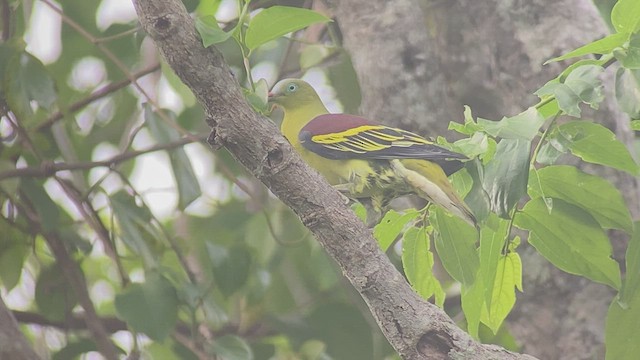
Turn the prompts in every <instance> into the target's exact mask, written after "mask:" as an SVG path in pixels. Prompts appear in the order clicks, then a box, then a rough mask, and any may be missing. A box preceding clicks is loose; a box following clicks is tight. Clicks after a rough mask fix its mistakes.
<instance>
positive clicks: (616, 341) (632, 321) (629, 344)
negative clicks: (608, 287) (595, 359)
mask: <svg viewBox="0 0 640 360" xmlns="http://www.w3.org/2000/svg"><path fill="white" fill-rule="evenodd" d="M638 319H640V292H636V293H635V294H634V295H633V297H631V299H629V303H628V306H626V307H623V306H622V305H621V304H620V303H619V302H618V300H617V299H615V298H614V299H613V301H612V302H611V305H610V306H609V311H608V312H607V323H606V327H605V345H606V348H607V352H606V355H605V359H606V360H636V359H637V358H638V354H640V321H638Z"/></svg>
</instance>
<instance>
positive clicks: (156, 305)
mask: <svg viewBox="0 0 640 360" xmlns="http://www.w3.org/2000/svg"><path fill="white" fill-rule="evenodd" d="M115 307H116V313H117V315H118V317H119V318H121V319H122V320H124V321H126V322H127V324H129V326H131V328H132V329H134V330H136V331H139V332H143V333H145V334H146V335H147V336H149V337H150V338H151V339H153V340H156V341H162V340H164V339H165V338H166V337H167V336H169V334H171V332H172V330H173V327H174V326H175V324H176V322H177V321H178V295H177V292H176V289H175V288H174V287H173V285H172V284H171V282H169V280H167V279H166V278H165V277H164V276H162V275H160V274H157V273H151V274H149V275H148V276H147V279H146V281H145V282H144V283H141V284H131V285H129V287H127V289H126V290H125V291H124V292H123V293H121V294H118V295H116V298H115Z"/></svg>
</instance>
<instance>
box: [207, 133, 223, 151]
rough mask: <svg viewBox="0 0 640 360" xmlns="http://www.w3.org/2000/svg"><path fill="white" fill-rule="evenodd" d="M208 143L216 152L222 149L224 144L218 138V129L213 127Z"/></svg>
mask: <svg viewBox="0 0 640 360" xmlns="http://www.w3.org/2000/svg"><path fill="white" fill-rule="evenodd" d="M207 143H208V144H209V146H210V147H211V150H213V151H215V150H218V149H220V148H221V147H222V142H221V141H220V138H219V137H218V133H217V132H216V128H215V127H212V128H211V132H210V133H209V136H207Z"/></svg>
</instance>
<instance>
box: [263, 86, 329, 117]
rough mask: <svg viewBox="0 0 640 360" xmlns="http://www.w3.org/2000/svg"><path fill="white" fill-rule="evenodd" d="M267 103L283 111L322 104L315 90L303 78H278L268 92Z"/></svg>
mask: <svg viewBox="0 0 640 360" xmlns="http://www.w3.org/2000/svg"><path fill="white" fill-rule="evenodd" d="M269 103H271V104H273V105H275V106H279V107H281V108H282V109H283V110H284V111H287V110H291V109H293V108H299V107H303V106H306V105H315V104H318V103H320V104H322V102H321V101H320V97H318V94H317V93H316V91H315V90H314V89H313V87H311V85H309V83H307V82H306V81H304V80H300V79H284V80H280V81H279V82H278V83H277V84H276V85H275V86H274V87H273V89H272V90H271V92H269Z"/></svg>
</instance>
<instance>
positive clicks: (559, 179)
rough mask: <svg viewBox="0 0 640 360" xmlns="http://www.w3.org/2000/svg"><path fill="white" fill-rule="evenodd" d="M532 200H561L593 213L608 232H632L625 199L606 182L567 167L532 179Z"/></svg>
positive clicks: (539, 173)
mask: <svg viewBox="0 0 640 360" xmlns="http://www.w3.org/2000/svg"><path fill="white" fill-rule="evenodd" d="M529 178H530V179H531V180H530V181H529V196H530V197H531V198H537V197H551V198H558V199H562V200H564V201H566V202H568V203H571V204H573V205H577V206H579V207H581V208H582V209H583V210H584V211H586V212H588V213H590V214H591V215H592V216H593V217H594V218H595V219H596V220H597V221H598V223H599V224H600V225H601V226H602V227H603V228H606V229H622V230H625V231H626V232H627V233H629V234H631V233H632V232H633V223H632V222H631V214H630V213H629V209H628V208H627V206H626V204H625V202H624V199H623V198H622V195H621V194H620V192H619V191H618V189H616V188H615V187H614V186H613V185H611V183H610V182H608V181H607V180H605V179H603V178H601V177H598V176H594V175H589V174H586V173H584V172H582V171H580V170H579V169H577V168H575V167H573V166H568V165H558V166H547V167H544V168H542V169H539V170H537V176H534V175H531V176H530V177H529Z"/></svg>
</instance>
